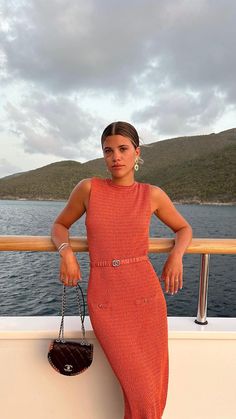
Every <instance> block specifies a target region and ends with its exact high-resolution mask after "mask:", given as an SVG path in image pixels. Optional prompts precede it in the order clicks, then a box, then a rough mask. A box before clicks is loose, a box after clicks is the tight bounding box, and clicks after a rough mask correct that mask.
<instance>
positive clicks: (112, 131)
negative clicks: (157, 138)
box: [101, 121, 139, 148]
mask: <svg viewBox="0 0 236 419" xmlns="http://www.w3.org/2000/svg"><path fill="white" fill-rule="evenodd" d="M109 135H122V136H123V137H128V138H129V139H130V140H131V142H132V144H133V146H134V148H137V147H139V136H138V133H137V131H136V129H135V128H134V127H133V125H131V124H129V123H128V122H123V121H117V122H112V123H111V124H109V125H108V126H107V127H106V128H105V129H104V131H103V133H102V136H101V144H102V147H103V143H104V141H105V139H106V138H107V137H108V136H109Z"/></svg>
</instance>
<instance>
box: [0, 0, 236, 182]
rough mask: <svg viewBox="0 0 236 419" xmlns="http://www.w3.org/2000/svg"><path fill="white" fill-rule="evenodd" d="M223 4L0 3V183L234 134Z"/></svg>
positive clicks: (135, 0) (229, 39)
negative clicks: (144, 146)
mask: <svg viewBox="0 0 236 419" xmlns="http://www.w3.org/2000/svg"><path fill="white" fill-rule="evenodd" d="M235 22H236V2H235V0H125V1H124V0H116V1H115V0H97V1H96V0H25V1H23V0H0V177H2V176H6V175H9V174H12V173H16V172H20V171H25V170H30V169H34V168H37V167H41V166H44V165H46V164H49V163H52V162H55V161H60V160H64V159H70V160H77V161H80V162H84V161H87V160H91V159H93V158H96V157H101V156H102V154H101V149H100V135H101V132H102V130H103V129H104V127H105V126H106V125H108V124H109V123H110V122H112V121H115V120H125V121H129V122H131V123H132V124H134V125H135V126H136V128H137V129H138V131H139V134H140V137H141V138H142V140H143V142H144V143H149V142H153V141H158V140H163V139H166V138H172V137H177V136H180V135H196V134H207V133H211V132H219V131H223V130H225V129H229V128H233V127H236V83H235V74H236V53H235V50H236V42H235V39H236V29H235V27H236V26H235Z"/></svg>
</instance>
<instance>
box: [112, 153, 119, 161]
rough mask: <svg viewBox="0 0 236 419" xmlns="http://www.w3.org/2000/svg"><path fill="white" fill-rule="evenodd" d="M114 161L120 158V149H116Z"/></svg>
mask: <svg viewBox="0 0 236 419" xmlns="http://www.w3.org/2000/svg"><path fill="white" fill-rule="evenodd" d="M112 159H113V161H116V160H120V153H119V151H114V153H113V156H112Z"/></svg>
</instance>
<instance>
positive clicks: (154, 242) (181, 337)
mask: <svg viewBox="0 0 236 419" xmlns="http://www.w3.org/2000/svg"><path fill="white" fill-rule="evenodd" d="M71 244H72V247H73V249H74V251H76V252H79V251H87V250H88V248H87V241H86V238H79V237H78V238H71ZM172 246H173V239H150V246H149V251H150V252H159V253H164V252H168V251H169V250H170V249H171V247H172ZM0 251H55V247H54V245H53V244H52V242H51V240H50V238H49V237H42V236H40V237H39V236H37V237H34V236H0ZM186 253H200V254H201V255H202V268H201V276H200V286H199V305H198V314H197V318H196V319H195V318H193V317H168V326H169V367H170V376H169V391H168V398H167V405H166V409H165V413H164V415H163V419H235V418H236V393H235V390H236V318H218V317H217V318H212V317H211V318H209V319H208V321H207V319H206V306H207V304H206V303H207V280H208V270H209V265H208V262H209V255H210V254H212V253H218V254H219V253H221V254H227V253H228V254H235V253H236V240H234V239H193V240H192V243H191V244H190V246H189V247H188V249H187V251H186ZM65 322H66V338H71V339H79V338H80V337H81V331H80V330H78V325H80V322H79V321H78V318H77V317H73V316H69V317H66V319H65ZM59 325H60V317H55V316H50V317H45V316H44V317H0V363H1V366H0V371H1V378H0V380H1V384H0V401H1V419H16V418H20V419H23V418H24V419H123V417H124V409H123V396H122V391H121V388H120V385H119V382H118V380H117V379H116V377H115V375H114V373H113V370H112V369H111V367H110V365H109V363H108V361H107V359H106V357H105V355H104V353H103V350H102V348H101V346H100V345H99V342H98V341H97V339H96V336H95V335H94V332H93V329H92V327H91V323H90V320H89V317H88V316H87V317H86V319H85V328H86V337H87V339H88V340H89V341H90V342H91V343H93V344H94V359H93V363H92V365H91V367H90V368H89V369H88V370H87V371H85V372H84V373H82V374H81V375H77V376H74V377H66V376H62V375H60V374H58V373H56V372H55V371H54V370H53V369H52V367H51V366H50V365H49V363H48V361H47V352H48V347H49V344H50V342H51V340H52V339H54V338H56V337H57V336H58V330H59ZM131 333H132V331H131ZM153 333H155V330H153ZM137 379H138V377H137ZM140 419H141V418H140Z"/></svg>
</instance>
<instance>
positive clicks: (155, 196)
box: [151, 186, 192, 294]
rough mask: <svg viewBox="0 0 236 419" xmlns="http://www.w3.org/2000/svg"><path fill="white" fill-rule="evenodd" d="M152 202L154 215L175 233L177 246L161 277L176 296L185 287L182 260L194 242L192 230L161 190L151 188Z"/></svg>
mask: <svg viewBox="0 0 236 419" xmlns="http://www.w3.org/2000/svg"><path fill="white" fill-rule="evenodd" d="M151 202H152V210H153V212H154V214H155V215H156V216H157V217H158V218H159V219H160V220H161V221H162V222H163V223H165V224H166V225H167V226H168V227H170V228H171V229H172V230H173V231H174V232H175V245H174V247H173V248H172V250H171V251H170V253H169V256H168V258H167V260H166V262H165V264H164V267H163V271H162V275H161V279H163V280H164V281H165V291H166V292H170V293H171V294H174V293H176V292H177V291H178V289H179V288H180V289H181V288H182V286H183V263H182V258H183V255H184V252H185V250H186V248H187V247H188V245H189V244H190V242H191V240H192V228H191V226H190V224H189V223H188V222H187V221H186V220H185V218H184V217H183V216H182V215H181V214H180V213H179V212H178V211H177V209H176V208H175V206H174V204H173V202H172V201H171V199H170V198H169V197H168V195H167V194H166V193H165V192H164V191H163V190H162V189H161V188H158V187H156V186H151Z"/></svg>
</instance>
